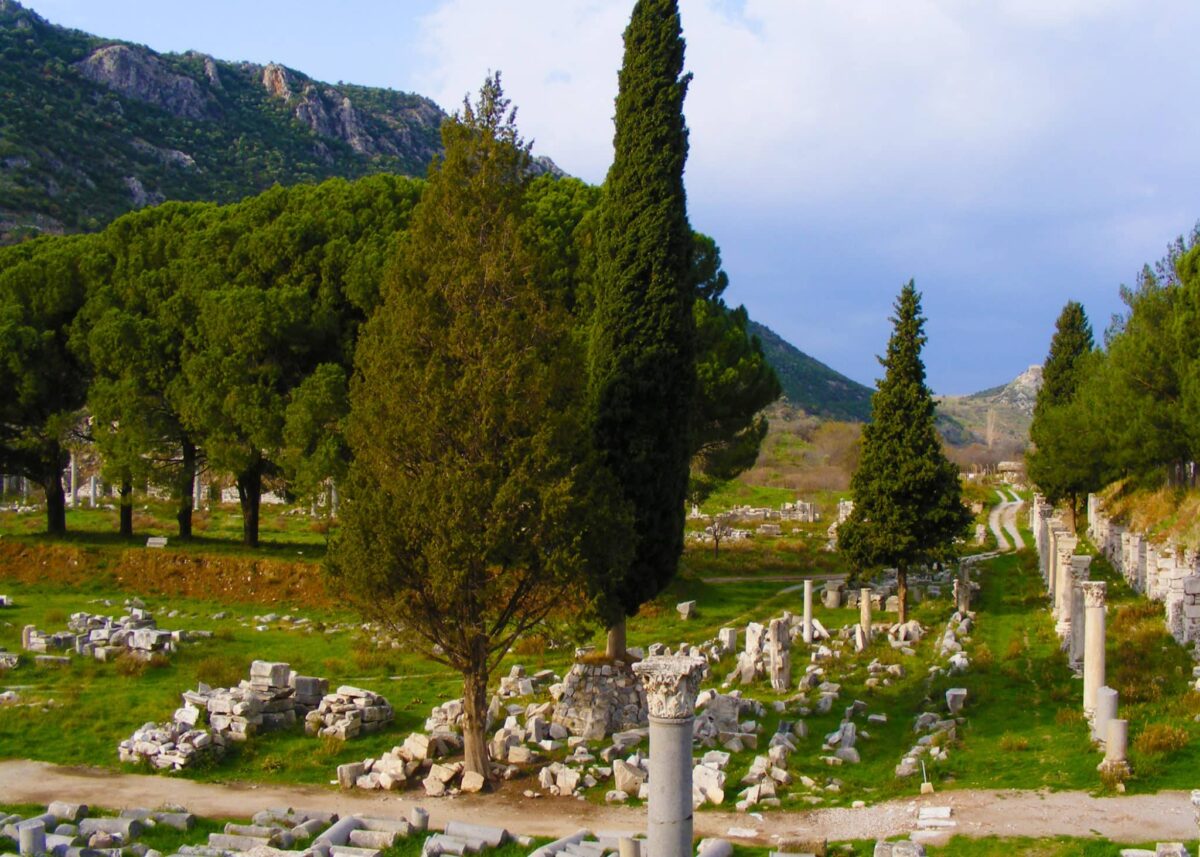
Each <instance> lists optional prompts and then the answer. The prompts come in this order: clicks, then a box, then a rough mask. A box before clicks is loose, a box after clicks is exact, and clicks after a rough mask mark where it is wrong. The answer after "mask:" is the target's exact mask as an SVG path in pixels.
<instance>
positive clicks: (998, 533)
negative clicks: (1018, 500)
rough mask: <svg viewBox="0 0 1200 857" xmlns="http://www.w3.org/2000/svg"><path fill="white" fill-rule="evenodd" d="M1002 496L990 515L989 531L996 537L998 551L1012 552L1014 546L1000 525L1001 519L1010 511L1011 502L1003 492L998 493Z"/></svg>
mask: <svg viewBox="0 0 1200 857" xmlns="http://www.w3.org/2000/svg"><path fill="white" fill-rule="evenodd" d="M996 493H997V494H999V495H1000V502H999V503H998V504H996V505H995V506H993V507H992V511H991V512H989V513H988V529H990V530H991V531H992V535H993V536H995V537H996V549H997V550H1000V551H1008V550H1012V545H1010V544H1009V543H1008V539H1006V538H1005V537H1004V528H1003V526H1002V525H1001V523H1000V517H1001V516H1002V515H1003V514H1004V512H1005V510H1007V509H1008V505H1009V501H1008V498H1007V497H1005V496H1004V492H1003V491H997V492H996Z"/></svg>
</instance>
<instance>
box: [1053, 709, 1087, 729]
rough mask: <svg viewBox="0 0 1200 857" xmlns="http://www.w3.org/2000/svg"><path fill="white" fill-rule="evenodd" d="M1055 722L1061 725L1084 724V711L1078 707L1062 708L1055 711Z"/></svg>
mask: <svg viewBox="0 0 1200 857" xmlns="http://www.w3.org/2000/svg"><path fill="white" fill-rule="evenodd" d="M1054 722H1055V723H1057V724H1058V725H1059V726H1080V725H1082V724H1083V712H1082V711H1080V710H1079V709H1078V708H1060V709H1058V711H1056V712H1054Z"/></svg>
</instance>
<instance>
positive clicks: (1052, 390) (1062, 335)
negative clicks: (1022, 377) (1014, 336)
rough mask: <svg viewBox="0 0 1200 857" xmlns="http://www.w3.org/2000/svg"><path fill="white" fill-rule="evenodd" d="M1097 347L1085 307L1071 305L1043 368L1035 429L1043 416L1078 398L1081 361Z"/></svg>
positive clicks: (1058, 325)
mask: <svg viewBox="0 0 1200 857" xmlns="http://www.w3.org/2000/svg"><path fill="white" fill-rule="evenodd" d="M1094 347H1095V341H1094V339H1093V337H1092V325H1091V323H1090V322H1089V321H1088V317H1087V314H1086V313H1085V312H1084V311H1083V304H1081V303H1079V302H1078V301H1067V303H1066V306H1064V307H1063V309H1062V312H1061V313H1059V316H1058V321H1057V322H1055V324H1054V336H1053V337H1052V338H1051V340H1050V353H1049V354H1048V355H1047V357H1046V362H1045V364H1044V365H1043V366H1042V387H1041V389H1040V390H1038V395H1037V403H1036V404H1035V405H1034V409H1033V422H1034V425H1035V426H1036V425H1037V418H1038V414H1039V412H1041V411H1044V410H1046V409H1047V408H1052V407H1054V406H1056V405H1065V404H1067V403H1068V402H1070V401H1071V400H1072V399H1074V398H1075V392H1076V391H1077V390H1078V389H1079V384H1080V381H1081V377H1080V360H1081V358H1082V357H1084V355H1087V354H1090V353H1091V351H1092V349H1093V348H1094Z"/></svg>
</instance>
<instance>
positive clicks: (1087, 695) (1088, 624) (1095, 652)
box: [1079, 580, 1108, 718]
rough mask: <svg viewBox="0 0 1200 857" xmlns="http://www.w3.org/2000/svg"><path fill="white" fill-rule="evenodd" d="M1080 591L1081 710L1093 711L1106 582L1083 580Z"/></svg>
mask: <svg viewBox="0 0 1200 857" xmlns="http://www.w3.org/2000/svg"><path fill="white" fill-rule="evenodd" d="M1079 587H1080V588H1081V589H1082V590H1083V608H1084V619H1083V621H1084V626H1083V712H1084V714H1086V715H1087V716H1088V717H1089V718H1090V717H1092V716H1093V715H1094V713H1095V711H1096V693H1097V692H1098V691H1099V690H1100V688H1102V687H1103V686H1104V603H1105V598H1106V594H1107V589H1108V584H1106V583H1105V582H1104V581H1103V580H1085V581H1084V582H1083V583H1081V584H1079Z"/></svg>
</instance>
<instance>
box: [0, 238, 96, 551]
mask: <svg viewBox="0 0 1200 857" xmlns="http://www.w3.org/2000/svg"><path fill="white" fill-rule="evenodd" d="M93 248H94V239H93V238H92V237H91V236H87V237H74V238H48V239H39V240H35V241H30V242H28V243H26V244H22V245H18V246H16V247H11V248H7V249H5V250H4V251H3V252H2V253H0V471H3V472H6V473H17V474H20V475H22V476H25V477H27V478H29V479H32V480H33V481H35V482H37V483H38V484H39V485H41V486H42V489H43V490H44V491H45V494H46V530H47V532H49V533H51V534H53V535H62V534H63V533H65V532H66V531H67V516H66V503H65V498H64V496H63V485H62V473H63V468H64V467H66V465H67V461H68V459H69V454H68V452H67V450H66V443H67V441H68V439H69V438H70V437H71V436H72V434H73V433H74V432H75V429H76V426H77V425H78V423H79V416H80V409H81V408H82V407H83V405H84V401H85V399H86V397H87V386H88V375H87V371H86V367H85V366H84V365H83V364H82V363H81V362H80V361H79V359H78V358H77V357H76V355H75V353H74V352H73V351H72V349H71V348H70V345H69V343H70V331H71V325H72V323H73V321H74V319H75V315H76V313H78V311H79V308H80V307H81V306H82V305H83V301H84V294H85V287H86V283H87V282H88V280H89V279H90V278H92V277H94V276H96V274H95V273H94V269H95V268H97V267H98V266H101V265H102V264H103V260H102V258H101V257H98V256H97V255H96V254H95V253H94V252H93Z"/></svg>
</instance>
